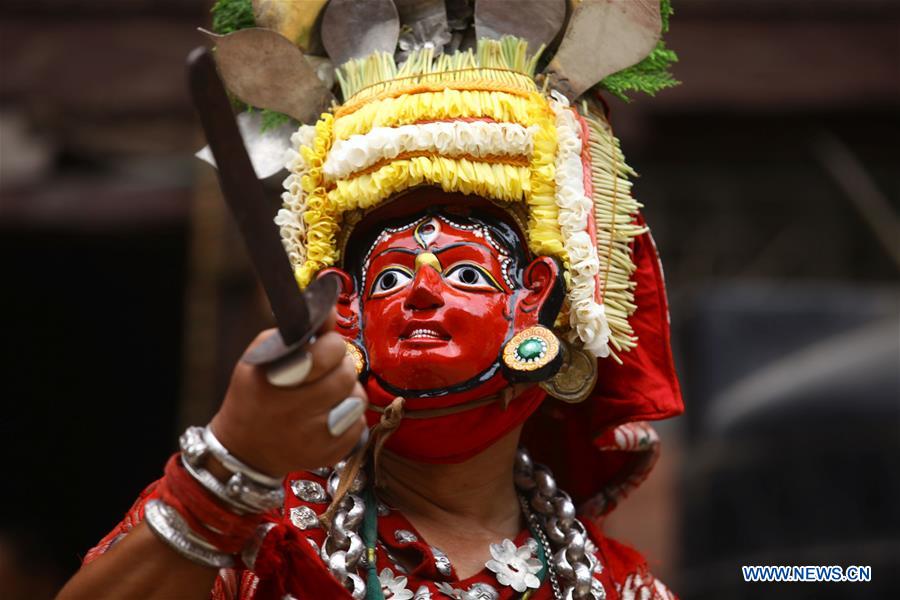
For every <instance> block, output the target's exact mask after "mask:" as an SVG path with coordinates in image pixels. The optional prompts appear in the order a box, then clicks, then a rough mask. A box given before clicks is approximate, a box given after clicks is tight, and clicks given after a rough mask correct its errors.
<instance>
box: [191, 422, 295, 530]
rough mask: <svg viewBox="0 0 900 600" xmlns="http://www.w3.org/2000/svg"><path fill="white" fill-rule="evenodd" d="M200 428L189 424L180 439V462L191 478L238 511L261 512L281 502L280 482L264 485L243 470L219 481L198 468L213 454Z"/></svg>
mask: <svg viewBox="0 0 900 600" xmlns="http://www.w3.org/2000/svg"><path fill="white" fill-rule="evenodd" d="M202 432H203V429H201V428H200V427H189V428H188V429H187V431H185V432H184V434H183V435H182V436H181V439H180V444H181V452H182V455H181V456H182V464H183V465H184V468H185V470H186V471H187V472H188V473H189V474H190V475H191V477H193V478H194V480H196V481H197V482H198V483H200V485H202V486H203V487H204V488H205V489H206V490H208V491H209V492H210V493H212V494H213V495H214V496H216V497H217V498H219V499H220V500H222V501H223V502H224V503H226V504H227V505H228V506H229V507H231V508H232V509H233V510H234V511H235V512H238V513H261V512H266V511H269V510H272V509H274V508H278V507H280V506H283V505H284V488H283V487H282V486H281V485H280V484H279V486H278V487H276V488H272V487H266V486H263V485H261V484H259V483H257V482H255V481H254V480H252V479H250V478H249V477H248V476H247V475H246V474H245V473H243V472H236V473H233V474H232V475H231V477H230V478H229V479H228V481H226V482H224V483H223V482H221V481H219V479H218V478H217V477H216V476H215V475H213V474H212V473H210V472H209V471H207V470H206V469H204V468H202V467H201V466H200V464H201V462H202V461H203V459H204V458H205V457H206V456H207V455H209V454H213V455H214V456H215V454H214V453H213V452H212V449H211V448H210V447H209V445H208V444H207V443H206V439H205V437H204V436H203V434H202ZM216 458H218V456H217V457H216ZM223 464H224V463H223Z"/></svg>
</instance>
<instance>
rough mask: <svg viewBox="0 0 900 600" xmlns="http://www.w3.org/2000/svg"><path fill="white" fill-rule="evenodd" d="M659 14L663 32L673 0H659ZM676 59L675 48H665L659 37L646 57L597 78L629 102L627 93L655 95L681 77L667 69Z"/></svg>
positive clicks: (611, 91) (612, 92)
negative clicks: (606, 75) (601, 78)
mask: <svg viewBox="0 0 900 600" xmlns="http://www.w3.org/2000/svg"><path fill="white" fill-rule="evenodd" d="M659 6H660V16H661V17H662V33H663V34H665V33H666V32H668V31H669V17H671V16H672V13H673V12H674V11H673V9H672V0H660V3H659ZM676 62H678V56H677V55H676V54H675V52H674V51H672V50H669V49H668V48H666V43H665V42H664V41H663V40H659V43H658V44H657V45H656V48H654V49H653V52H651V53H650V54H649V55H648V56H647V58H645V59H644V60H642V61H641V62H639V63H638V64H636V65H634V66H631V67H628V68H627V69H623V70H622V71H619V72H618V73H613V74H612V75H610V76H609V77H607V78H606V79H604V80H603V81H601V82H600V84H599V85H600V87H602V88H603V89H605V90H607V91H608V92H610V93H611V94H612V95H614V96H616V97H618V98H621V99H622V100H624V101H626V102H630V101H631V98H630V97H629V96H628V94H629V93H634V92H643V93H645V94H649V95H650V96H655V95H656V93H657V92H659V91H660V90H664V89H666V88H670V87H675V86H676V85H678V84H679V83H681V82H680V81H678V80H677V79H675V78H674V77H673V76H672V73H670V72H669V69H671V68H672V65H673V64H675V63H676Z"/></svg>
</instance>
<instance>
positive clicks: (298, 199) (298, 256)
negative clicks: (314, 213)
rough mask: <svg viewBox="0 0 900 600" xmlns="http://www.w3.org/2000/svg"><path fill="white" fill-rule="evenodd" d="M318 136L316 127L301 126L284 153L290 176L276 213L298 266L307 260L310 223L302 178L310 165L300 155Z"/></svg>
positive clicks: (288, 247)
mask: <svg viewBox="0 0 900 600" xmlns="http://www.w3.org/2000/svg"><path fill="white" fill-rule="evenodd" d="M315 136H316V128H315V127H314V126H312V125H301V126H300V129H298V130H297V131H296V132H295V133H294V134H293V135H292V136H291V146H290V148H288V149H287V151H286V152H285V154H284V166H285V168H287V170H288V172H289V173H290V175H288V176H287V179H285V180H284V190H285V191H284V192H282V194H281V202H282V208H281V209H279V210H278V214H276V215H275V224H276V225H278V229H279V232H280V233H281V243H282V245H284V250H285V252H287V255H288V258H289V259H290V261H291V266H293V267H294V268H298V267H300V266H301V265H302V264H303V263H304V262H306V223H305V222H304V221H303V211H304V207H305V199H304V193H303V185H302V183H301V181H302V179H303V176H304V175H305V174H306V172H307V171H308V170H309V167H308V165H307V164H306V161H305V160H304V159H303V156H302V155H301V154H300V148H301V147H302V146H312V143H313V140H314V139H315Z"/></svg>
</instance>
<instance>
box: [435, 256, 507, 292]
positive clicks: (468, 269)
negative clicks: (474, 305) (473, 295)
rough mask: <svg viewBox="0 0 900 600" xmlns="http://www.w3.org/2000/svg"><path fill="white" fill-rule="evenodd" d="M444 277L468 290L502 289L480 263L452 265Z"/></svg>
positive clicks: (490, 290)
mask: <svg viewBox="0 0 900 600" xmlns="http://www.w3.org/2000/svg"><path fill="white" fill-rule="evenodd" d="M444 279H446V280H447V282H448V283H450V284H451V285H453V286H455V287H458V288H462V289H466V290H479V291H486V292H494V291H502V288H501V287H500V286H499V285H498V284H497V282H496V280H495V279H494V278H493V277H491V276H490V274H488V273H487V272H486V271H485V270H484V269H482V268H481V267H479V266H478V265H473V264H468V263H463V264H461V265H457V266H455V267H451V268H450V269H449V270H448V271H447V274H446V275H444Z"/></svg>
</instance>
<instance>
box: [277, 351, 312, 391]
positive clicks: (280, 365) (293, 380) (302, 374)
mask: <svg viewBox="0 0 900 600" xmlns="http://www.w3.org/2000/svg"><path fill="white" fill-rule="evenodd" d="M311 370H312V355H311V354H310V353H309V352H301V353H298V354H294V355H291V356H287V357H285V358H283V359H281V360H279V361H278V362H276V363H274V364H272V365H270V366H269V367H268V368H267V369H266V379H268V380H269V383H271V384H272V385H274V386H277V387H293V386H295V385H300V384H301V383H303V381H304V380H305V379H306V377H307V376H308V375H309V372H310V371H311Z"/></svg>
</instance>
